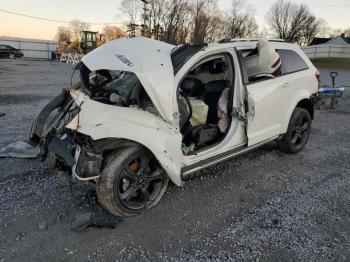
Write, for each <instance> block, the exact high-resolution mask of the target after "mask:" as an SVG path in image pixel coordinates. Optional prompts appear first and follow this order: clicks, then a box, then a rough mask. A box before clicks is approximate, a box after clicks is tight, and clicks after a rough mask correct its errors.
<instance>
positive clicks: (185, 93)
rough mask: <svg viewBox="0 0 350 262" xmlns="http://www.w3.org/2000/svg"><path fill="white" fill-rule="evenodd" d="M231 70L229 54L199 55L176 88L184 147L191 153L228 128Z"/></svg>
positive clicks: (209, 142)
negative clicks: (200, 56)
mask: <svg viewBox="0 0 350 262" xmlns="http://www.w3.org/2000/svg"><path fill="white" fill-rule="evenodd" d="M233 82H234V70H233V62H232V58H231V57H230V55H228V54H219V55H213V56H210V57H208V58H205V59H202V60H201V61H200V62H199V63H197V64H196V65H194V66H193V67H192V69H191V70H190V71H189V72H188V73H187V74H186V75H185V76H184V78H183V79H182V81H181V82H180V85H179V89H178V106H179V112H180V129H181V133H182V136H183V149H184V150H183V151H184V153H185V154H191V153H192V152H194V151H197V150H200V149H203V148H207V147H209V146H211V145H213V144H216V143H217V142H219V141H220V140H221V139H222V138H223V137H224V136H225V134H226V132H227V131H228V130H229V126H230V117H229V115H230V108H231V107H232V100H233V99H232V98H233V88H232V85H233Z"/></svg>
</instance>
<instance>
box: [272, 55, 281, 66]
mask: <svg viewBox="0 0 350 262" xmlns="http://www.w3.org/2000/svg"><path fill="white" fill-rule="evenodd" d="M280 62H281V58H280V57H279V58H278V59H277V61H276V62H275V63H274V64H273V65H272V68H275V67H276V66H278V65H279V63H280Z"/></svg>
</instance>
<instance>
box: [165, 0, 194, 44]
mask: <svg viewBox="0 0 350 262" xmlns="http://www.w3.org/2000/svg"><path fill="white" fill-rule="evenodd" d="M167 10H168V12H167V14H166V15H165V19H164V41H165V42H168V43H172V44H177V43H178V36H179V34H181V33H183V30H184V28H183V26H184V24H185V19H186V12H187V11H188V10H189V9H188V4H187V1H186V0H173V1H168V4H167Z"/></svg>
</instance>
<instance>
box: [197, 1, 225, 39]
mask: <svg viewBox="0 0 350 262" xmlns="http://www.w3.org/2000/svg"><path fill="white" fill-rule="evenodd" d="M192 8H193V32H192V42H194V43H202V42H204V40H205V38H206V36H207V33H208V30H209V29H210V28H213V26H212V24H213V23H217V22H218V16H219V12H220V11H219V8H218V5H217V0H195V1H194V3H193V7H192Z"/></svg>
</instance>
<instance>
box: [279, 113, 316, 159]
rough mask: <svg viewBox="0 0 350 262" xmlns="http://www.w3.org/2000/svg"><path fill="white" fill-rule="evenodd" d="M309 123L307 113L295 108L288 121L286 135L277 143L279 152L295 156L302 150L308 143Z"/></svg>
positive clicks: (309, 117) (308, 114)
mask: <svg viewBox="0 0 350 262" xmlns="http://www.w3.org/2000/svg"><path fill="white" fill-rule="evenodd" d="M311 123H312V120H311V116H310V113H309V111H307V110H306V109H304V108H300V107H296V108H295V109H294V112H293V114H292V117H291V119H290V121H289V125H288V129H287V133H286V134H285V135H284V137H283V138H282V140H279V141H277V144H278V146H279V148H280V149H281V151H283V152H285V153H290V154H296V153H299V152H300V151H301V150H303V149H304V147H305V146H306V144H307V142H308V141H309V137H310V132H311Z"/></svg>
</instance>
